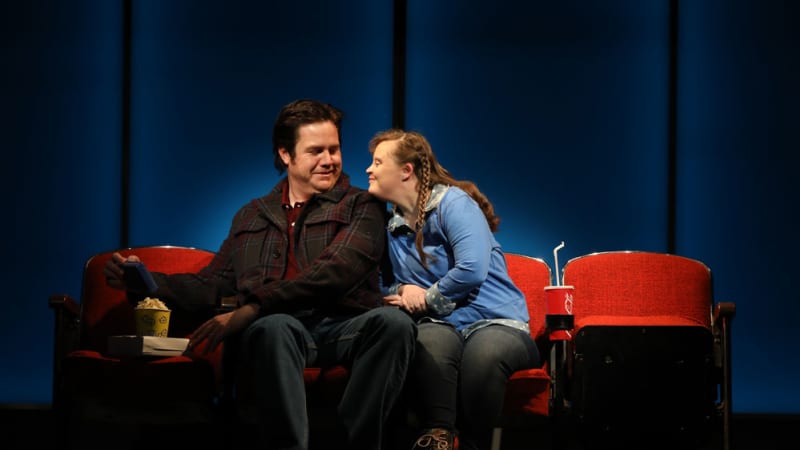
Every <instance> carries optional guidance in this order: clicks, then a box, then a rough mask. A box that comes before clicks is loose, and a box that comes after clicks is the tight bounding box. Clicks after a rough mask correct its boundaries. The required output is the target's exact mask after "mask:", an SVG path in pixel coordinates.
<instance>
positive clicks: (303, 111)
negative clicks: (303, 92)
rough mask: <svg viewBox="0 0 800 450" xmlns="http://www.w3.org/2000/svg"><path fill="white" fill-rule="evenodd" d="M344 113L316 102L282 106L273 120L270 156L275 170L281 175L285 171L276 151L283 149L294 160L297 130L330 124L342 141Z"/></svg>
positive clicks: (298, 102) (297, 102)
mask: <svg viewBox="0 0 800 450" xmlns="http://www.w3.org/2000/svg"><path fill="white" fill-rule="evenodd" d="M343 118H344V113H343V112H342V111H340V110H339V109H338V108H336V107H335V106H333V105H330V104H328V103H324V102H320V101H317V100H309V99H301V100H295V101H293V102H291V103H289V104H288V105H286V106H284V107H283V108H282V109H281V111H280V112H279V113H278V117H277V118H276V119H275V125H274V127H273V129H272V154H273V156H274V157H275V168H276V169H278V173H279V174H282V173H283V171H284V170H286V164H284V163H283V160H282V159H281V155H280V153H279V152H278V149H280V148H285V149H286V150H287V151H288V152H289V155H291V157H292V158H294V147H295V145H296V144H297V130H298V129H299V128H300V127H301V126H303V125H308V124H310V123H318V122H332V123H333V124H334V125H335V126H336V132H337V133H338V134H339V140H340V141H341V140H342V119H343Z"/></svg>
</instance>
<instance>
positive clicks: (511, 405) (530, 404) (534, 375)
mask: <svg viewBox="0 0 800 450" xmlns="http://www.w3.org/2000/svg"><path fill="white" fill-rule="evenodd" d="M549 402H550V376H549V374H548V373H547V370H546V368H535V369H526V370H518V371H516V372H514V373H513V374H512V375H511V378H510V379H509V380H508V385H507V386H506V395H505V402H504V404H503V415H504V416H509V417H513V416H527V415H536V416H545V417H547V416H548V415H549V411H550V406H549Z"/></svg>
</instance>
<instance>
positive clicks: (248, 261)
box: [156, 174, 386, 314]
mask: <svg viewBox="0 0 800 450" xmlns="http://www.w3.org/2000/svg"><path fill="white" fill-rule="evenodd" d="M286 183H287V180H286V179H285V178H284V179H283V180H282V181H281V182H279V183H278V184H277V185H276V186H275V187H274V188H273V190H272V191H271V192H270V193H269V194H267V195H266V196H264V197H261V198H258V199H254V200H252V201H251V202H249V203H248V204H247V205H245V206H244V207H242V208H241V209H240V210H239V211H238V212H237V213H236V215H235V216H234V218H233V221H232V224H231V228H230V231H229V234H228V236H227V238H226V239H225V241H224V242H223V244H222V246H221V247H220V249H219V251H218V252H217V254H216V256H215V257H214V259H213V260H212V261H211V263H210V264H209V265H208V266H207V267H205V268H204V269H203V270H201V271H200V272H199V273H198V274H182V275H178V276H171V277H169V278H167V279H164V278H157V279H156V281H157V282H159V285H160V286H165V292H169V293H170V294H171V295H170V296H171V297H173V298H174V299H175V301H178V302H183V303H188V304H185V305H184V306H185V307H187V308H192V307H193V306H197V305H206V306H207V305H213V304H215V302H216V299H217V298H219V297H229V296H233V295H235V296H236V297H237V299H238V303H239V304H244V303H252V302H258V303H259V304H260V305H261V308H262V313H266V314H269V313H274V312H285V313H290V314H291V313H301V312H308V311H312V310H313V311H318V312H323V313H343V312H348V311H349V312H352V311H354V310H365V309H370V308H373V307H376V306H379V305H380V304H381V303H382V298H381V295H380V291H379V289H378V264H379V262H380V259H381V255H382V254H383V251H384V249H385V245H386V236H385V222H384V221H385V211H386V205H385V203H383V202H381V201H379V200H377V199H375V198H374V197H373V196H372V195H370V194H369V193H368V192H366V191H365V190H363V189H360V188H358V187H355V186H351V185H350V181H349V177H348V176H347V175H346V174H342V175H341V177H340V179H339V181H338V182H337V184H336V186H335V187H334V188H333V189H332V190H331V191H329V192H326V193H323V194H318V195H315V196H314V197H312V198H311V199H309V200H308V201H307V202H306V204H305V205H304V206H303V209H302V211H301V212H300V215H299V217H298V218H297V221H296V222H295V227H294V232H295V233H296V234H295V242H296V248H295V257H296V260H297V265H298V269H299V273H298V274H297V276H296V277H295V278H294V279H292V280H283V278H284V275H285V273H286V264H287V254H288V252H289V239H288V224H287V222H286V213H285V211H284V210H283V208H282V206H281V192H282V189H283V186H284V185H285V184H286ZM208 286H215V287H216V289H208Z"/></svg>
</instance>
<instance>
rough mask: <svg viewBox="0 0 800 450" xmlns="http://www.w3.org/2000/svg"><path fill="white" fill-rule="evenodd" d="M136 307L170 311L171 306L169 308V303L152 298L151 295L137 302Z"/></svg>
mask: <svg viewBox="0 0 800 450" xmlns="http://www.w3.org/2000/svg"><path fill="white" fill-rule="evenodd" d="M136 309H160V310H163V311H169V308H167V305H165V304H164V302H162V301H161V300H159V299H157V298H150V297H147V298H145V299H144V300H142V301H140V302H139V303H137V304H136Z"/></svg>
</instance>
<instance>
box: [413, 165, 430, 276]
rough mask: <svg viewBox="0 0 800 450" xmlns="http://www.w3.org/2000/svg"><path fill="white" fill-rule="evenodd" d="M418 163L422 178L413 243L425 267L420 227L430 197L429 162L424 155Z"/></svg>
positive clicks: (425, 260)
mask: <svg viewBox="0 0 800 450" xmlns="http://www.w3.org/2000/svg"><path fill="white" fill-rule="evenodd" d="M420 162H421V165H422V168H421V169H422V173H421V174H420V175H422V176H421V177H420V180H419V196H418V197H417V209H418V211H419V214H417V222H416V223H415V224H414V228H415V229H416V230H417V236H416V239H414V242H415V243H416V247H417V252H418V253H419V254H420V256H421V258H422V265H423V266H427V265H428V264H427V256H428V255H426V254H425V252H423V251H422V225H423V224H424V223H425V205H426V204H427V203H428V199H429V198H430V197H431V162H430V160H429V159H428V157H427V156H424V155H423V156H422V157H421V158H420Z"/></svg>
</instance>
